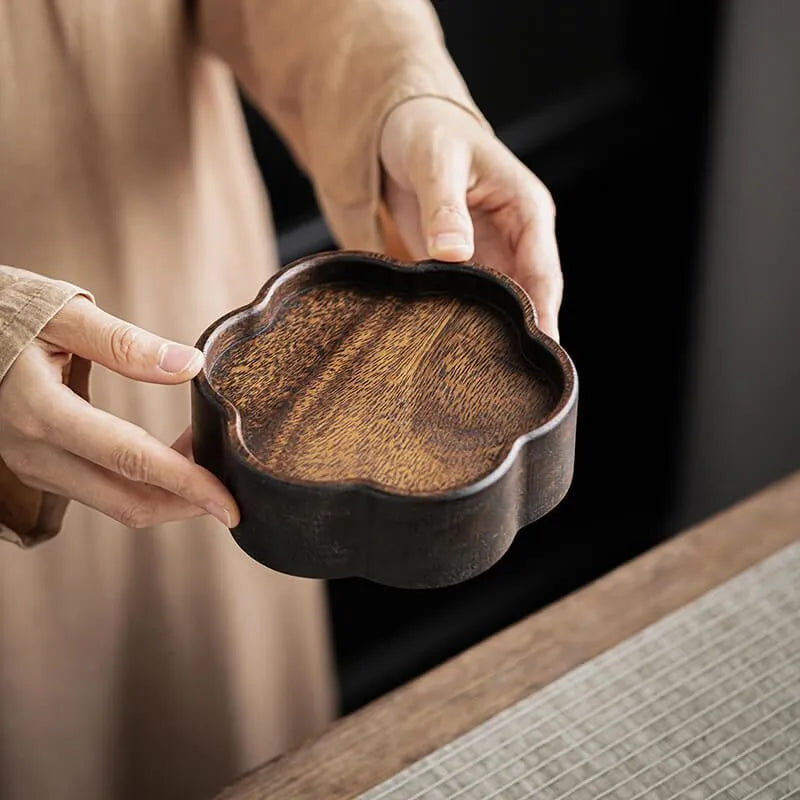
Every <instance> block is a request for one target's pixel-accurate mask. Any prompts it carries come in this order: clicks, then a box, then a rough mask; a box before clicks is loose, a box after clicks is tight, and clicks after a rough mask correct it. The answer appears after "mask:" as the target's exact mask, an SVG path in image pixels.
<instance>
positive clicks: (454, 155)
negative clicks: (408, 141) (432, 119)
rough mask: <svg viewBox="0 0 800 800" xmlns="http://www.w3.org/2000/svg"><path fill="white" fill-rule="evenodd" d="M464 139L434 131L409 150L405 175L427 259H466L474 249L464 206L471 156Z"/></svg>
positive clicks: (466, 209)
mask: <svg viewBox="0 0 800 800" xmlns="http://www.w3.org/2000/svg"><path fill="white" fill-rule="evenodd" d="M470 152H471V151H470V148H469V146H468V145H467V143H465V142H464V141H460V140H458V139H455V138H452V137H450V136H448V135H447V134H437V132H436V131H435V130H434V131H433V132H432V133H431V135H430V136H429V137H427V138H426V139H425V140H424V146H420V147H417V148H415V149H413V150H411V151H410V153H409V164H408V175H409V179H410V180H411V183H412V186H413V189H414V193H415V194H416V199H417V203H418V204H419V210H420V226H421V228H422V235H423V237H424V241H425V245H426V250H427V253H428V255H429V256H430V257H431V258H437V259H440V260H442V261H466V260H467V259H470V258H472V255H473V253H474V251H475V244H474V239H475V234H474V231H473V227H472V219H471V217H470V213H469V208H468V206H467V190H468V189H469V183H470V169H471V155H470Z"/></svg>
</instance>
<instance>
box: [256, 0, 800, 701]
mask: <svg viewBox="0 0 800 800" xmlns="http://www.w3.org/2000/svg"><path fill="white" fill-rule="evenodd" d="M435 5H436V7H437V9H438V11H439V13H440V16H441V19H442V23H443V27H444V30H445V32H446V35H447V41H448V46H449V47H450V50H451V52H452V53H453V56H454V58H455V60H456V62H457V63H458V65H459V67H460V68H461V70H462V71H463V73H464V75H465V76H466V78H467V81H468V83H469V84H470V86H471V88H472V91H473V94H474V95H475V97H476V99H477V101H478V103H479V104H480V105H481V107H482V108H483V109H484V111H485V113H486V114H487V116H488V117H489V119H490V121H491V122H492V123H493V125H494V126H495V128H496V130H497V131H498V134H499V135H500V136H501V138H503V139H504V141H506V142H507V143H508V144H509V146H510V147H511V148H512V149H513V150H514V151H515V152H516V153H517V154H518V155H519V156H520V157H521V158H522V159H523V160H524V161H525V162H526V163H527V164H528V165H529V166H530V167H531V168H532V169H533V170H534V171H535V172H537V174H539V175H540V177H541V178H542V179H543V180H544V181H545V182H546V183H547V184H548V185H549V186H550V188H551V190H552V192H553V194H554V196H555V199H556V204H557V207H558V236H559V242H560V247H561V254H562V263H563V267H564V272H565V279H566V298H565V303H564V308H563V313H562V320H561V331H562V340H563V343H564V345H565V347H566V348H567V349H568V350H569V352H570V353H571V355H572V356H573V358H574V360H575V362H576V365H577V367H578V371H579V374H580V381H581V397H580V404H579V424H578V451H577V458H576V473H575V480H574V484H573V487H572V489H571V491H570V494H569V495H568V497H567V498H566V500H565V501H564V502H563V503H562V504H561V505H560V506H559V507H558V508H557V509H556V510H555V511H553V512H552V513H551V514H550V515H549V516H548V517H546V518H545V519H543V520H541V521H539V522H537V523H536V524H535V525H533V526H531V527H530V528H529V529H527V530H525V531H522V532H521V533H520V534H519V536H518V537H517V540H516V541H515V543H514V545H513V546H512V548H511V550H510V552H509V553H508V554H507V555H506V556H505V558H504V559H503V560H502V561H501V562H500V563H499V564H498V565H497V566H496V567H494V568H493V569H492V570H490V571H489V572H487V573H486V574H485V575H482V576H480V577H478V578H476V579H474V580H472V581H470V582H468V583H466V584H463V585H461V586H456V587H451V588H448V589H442V590H436V591H425V592H422V591H420V592H412V591H402V590H394V589H388V588H386V587H380V586H376V585H372V584H368V583H366V582H364V581H360V580H355V579H353V580H342V581H336V582H333V583H331V584H330V598H331V613H332V617H333V623H334V635H335V643H336V650H337V663H338V666H339V674H340V680H341V687H342V697H343V708H344V709H345V710H349V709H352V708H354V707H356V706H358V705H360V704H361V703H363V702H365V701H367V700H369V699H371V698H372V697H375V696H376V695H378V694H380V693H382V692H385V691H387V690H388V689H390V688H392V687H393V686H395V685H397V684H398V683H400V682H402V681H405V680H407V679H409V678H411V677H413V676H414V675H416V674H418V673H419V672H421V671H423V670H425V669H427V668H429V667H431V666H433V665H434V664H436V663H438V662H439V661H441V660H443V659H444V658H446V657H448V656H449V655H452V654H454V653H456V652H458V651H459V650H461V649H463V648H465V647H467V646H469V645H470V644H472V643H474V642H476V641H478V640H480V639H482V638H484V637H485V636H487V635H489V634H491V633H492V632H494V631H496V630H498V629H499V628H501V627H504V626H506V625H508V624H510V623H511V622H513V621H515V620H517V619H519V618H521V617H523V616H525V615H527V614H528V613H530V612H531V611H533V610H535V609H537V608H540V607H541V606H542V605H544V604H546V603H548V602H551V601H553V600H555V599H557V598H558V597H560V596H563V595H564V594H565V593H567V592H569V591H571V590H572V589H574V588H576V587H578V586H580V585H582V584H584V583H586V582H587V581H589V580H592V579H593V578H595V577H597V576H599V575H600V574H602V573H603V572H606V571H607V570H609V569H611V568H613V567H614V566H616V565H618V564H620V563H621V562H623V561H624V560H626V559H628V558H630V557H632V556H634V555H636V554H637V553H639V552H641V551H643V550H645V549H647V548H649V547H651V546H653V545H654V544H655V543H657V542H659V541H661V540H662V539H664V538H665V537H667V536H669V535H671V534H672V533H674V532H675V530H676V528H675V525H676V524H677V523H678V522H680V523H681V524H683V523H685V522H689V521H693V520H694V519H696V518H697V516H698V515H699V514H700V513H703V512H705V511H706V510H711V509H712V508H713V507H714V506H715V505H718V504H719V503H720V502H725V501H727V500H728V499H729V498H732V497H733V496H735V495H737V494H738V493H743V492H745V491H746V490H748V489H749V488H751V487H755V486H756V485H757V484H758V483H759V482H761V481H762V480H765V479H766V478H768V477H771V476H772V475H774V474H778V473H780V472H781V471H783V470H785V469H788V468H789V467H790V466H793V465H796V464H797V463H798V462H799V461H800V458H798V453H797V446H796V444H797V440H796V426H795V428H794V429H792V424H791V422H792V420H791V418H792V416H793V414H794V409H796V408H797V405H796V402H795V400H794V399H793V398H795V397H796V393H795V392H796V386H797V383H796V378H797V359H796V358H795V359H794V360H793V362H791V363H789V362H790V361H791V357H792V355H793V354H792V353H791V352H790V351H791V350H792V349H793V347H794V343H796V342H797V341H798V339H797V332H798V329H797V321H796V320H797V317H796V316H795V315H794V312H793V309H790V308H789V307H788V305H786V304H785V295H786V294H787V293H788V294H791V293H792V292H796V289H797V274H798V273H797V270H796V269H794V272H792V274H789V271H787V270H789V269H790V267H791V259H790V258H789V256H792V257H795V258H796V254H797V248H796V244H797V240H796V238H793V237H796V235H797V231H796V227H795V228H794V229H792V228H791V226H788V227H784V228H781V230H782V231H783V233H782V234H781V235H782V236H784V237H785V238H782V239H776V236H777V235H778V234H777V232H776V228H775V227H774V225H771V223H770V220H774V219H775V217H776V215H777V216H778V217H779V218H780V219H781V220H784V221H785V220H786V219H787V215H788V214H789V213H790V211H789V208H791V203H789V208H785V207H784V205H783V204H784V202H785V198H786V197H788V195H785V194H783V193H778V194H776V195H775V196H773V197H772V198H771V199H769V200H768V201H767V202H766V204H765V205H764V206H759V205H758V204H759V202H760V201H759V200H758V199H757V198H758V197H760V196H761V195H763V194H764V193H765V192H766V193H769V192H770V185H771V183H768V184H767V185H765V184H764V182H765V181H767V182H774V181H778V183H780V180H779V179H780V176H781V174H784V173H785V174H786V175H788V176H794V178H796V176H797V164H798V159H797V141H798V137H797V136H796V135H795V136H794V138H793V139H792V141H789V140H788V139H787V140H786V141H784V142H783V146H784V149H785V151H786V157H789V156H792V157H793V159H792V163H791V164H787V165H786V167H785V169H784V173H781V167H780V158H779V156H778V154H777V153H774V152H773V153H771V152H767V151H768V150H769V147H770V144H769V143H770V142H773V140H772V139H771V130H772V128H773V127H774V126H780V125H783V124H784V123H787V124H788V123H789V122H791V124H794V126H795V127H794V129H793V130H794V131H795V132H796V130H797V128H796V123H797V116H796V111H797V104H796V103H794V104H793V99H792V97H791V96H790V95H791V89H790V83H789V82H788V76H787V75H783V78H784V81H783V83H781V87H782V88H776V87H772V88H771V89H770V90H769V91H770V92H771V94H769V97H768V98H767V99H764V98H763V97H762V95H761V90H760V88H759V87H760V86H761V83H759V81H760V82H762V83H763V82H764V81H766V82H767V83H769V82H770V78H769V76H770V75H773V74H774V73H777V74H781V72H782V69H783V68H782V67H781V63H782V62H780V58H779V57H778V56H777V55H775V54H773V56H772V60H769V59H768V64H767V65H766V66H765V65H764V64H763V63H762V62H761V61H760V59H761V56H759V55H758V54H757V51H759V50H760V49H764V48H766V49H767V50H768V49H769V47H770V45H769V42H770V41H771V39H770V36H771V34H769V33H768V32H766V31H765V30H764V29H763V27H762V26H761V25H760V22H759V20H758V19H757V18H759V12H758V11H757V10H756V9H757V7H758V6H759V5H760V4H759V3H758V2H757V0H750V2H749V3H748V2H746V0H738V4H733V5H734V8H733V9H732V10H728V9H729V6H728V5H727V4H723V3H714V2H699V3H698V2H684V1H682V0H670V1H667V0H651V2H647V3H642V2H639V1H638V0H604V2H599V1H598V0H573V2H571V3H564V2H559V1H558V0H528V1H527V2H524V3H522V2H519V1H518V0H491V2H489V0H440V1H439V2H437V3H436V4H435ZM770 5H771V4H770ZM745 6H746V7H747V8H748V9H749V11H747V10H746V9H745ZM789 7H790V3H788V2H785V3H784V12H785V13H789V11H788V9H789ZM796 8H797V7H796V6H794V9H795V12H794V13H795V14H796ZM748 13H749V14H750V15H752V17H753V19H750V18H749V17H748V16H747V14H748ZM731 19H734V20H735V21H734V22H733V23H732V24H733V27H731ZM773 24H778V25H779V26H780V25H783V29H782V31H781V37H782V38H781V45H780V47H783V46H784V45H785V47H786V48H787V49H791V37H792V32H793V31H796V30H797V29H798V26H797V25H794V26H792V25H790V24H789V20H787V19H783V21H779V20H775V21H774V22H773ZM751 28H754V30H750V29H751ZM735 30H738V31H740V33H739V36H740V38H741V37H742V36H744V38H747V39H748V41H749V45H745V44H744V43H742V42H738V40H736V36H735V35H734V33H733V31H735ZM723 34H724V35H725V36H728V37H729V38H728V39H727V40H726V43H725V44H724V47H723V50H722V52H723V53H725V54H726V55H725V56H724V59H725V60H724V62H723V63H722V66H721V75H722V76H723V77H722V80H723V85H724V86H725V87H727V88H725V89H724V90H723V95H724V97H726V98H729V99H727V100H726V99H723V100H720V101H719V102H717V99H716V98H717V94H716V91H715V86H716V85H717V72H718V70H717V65H718V59H717V47H718V43H719V40H720V36H722V35H723ZM731 42H733V44H732V43H731ZM747 46H749V47H752V48H753V49H752V50H751V51H750V55H749V56H748V58H751V59H752V62H753V63H749V62H748V64H747V65H745V64H739V65H738V66H735V65H736V64H737V63H738V62H737V59H738V58H739V57H740V56H739V55H738V51H739V50H740V49H741V48H743V47H747ZM794 58H795V60H794V64H795V68H796V66H797V61H796V55H795V56H794ZM756 62H758V63H756ZM779 62H780V63H779ZM735 72H738V74H739V77H738V81H739V83H738V84H737V83H736V81H735V80H734V79H733V77H732V73H735ZM795 85H796V83H795ZM736 87H738V88H736ZM742 92H744V94H742ZM734 98H738V99H736V100H735V102H734V105H733V106H731V102H733V99H734ZM748 98H749V99H748ZM759 98H761V99H760V100H759ZM737 104H738V105H737ZM789 107H793V108H794V111H793V112H791V113H794V114H795V116H792V117H791V119H789V117H787V118H786V119H783V118H782V117H781V116H780V115H781V114H784V115H789V114H790V112H789V110H788V109H789ZM734 108H735V109H736V110H733V109H734ZM712 109H716V115H715V120H716V121H715V125H714V128H713V137H712V139H711V141H712V142H713V143H714V148H713V150H712V151H709V148H708V144H709V124H708V123H709V116H710V111H711V110H712ZM726 109H729V110H726ZM781 109H782V110H781ZM729 116H732V117H735V118H736V120H738V122H737V121H736V120H733V119H729ZM759 116H763V117H764V118H763V119H762V120H761V121H760V122H759V121H758V120H756V118H757V117H759ZM248 119H249V123H250V126H251V133H252V136H253V141H254V147H255V150H256V154H257V157H258V159H259V162H260V164H261V165H262V169H263V170H264V174H265V177H266V179H267V181H268V183H269V185H270V189H271V193H272V197H273V203H274V206H275V215H276V219H277V222H278V228H279V233H280V246H281V253H282V256H283V257H284V260H289V259H291V258H294V257H296V256H299V255H302V254H304V253H307V252H311V251H314V250H319V249H323V248H327V247H329V246H330V245H331V242H330V239H329V237H328V234H327V232H326V229H325V226H324V224H323V223H322V222H321V221H320V220H319V217H318V214H317V212H316V209H315V206H314V203H313V194H312V192H311V189H310V187H309V185H308V183H307V182H306V181H305V179H304V178H302V177H301V176H300V175H299V174H298V173H297V171H296V170H295V168H294V167H293V166H292V165H291V164H290V163H289V161H288V160H287V157H286V155H285V153H284V151H283V150H282V147H281V145H280V143H279V142H278V141H277V140H276V139H275V137H274V136H273V135H272V134H271V133H270V132H269V131H268V129H267V128H266V126H265V125H264V123H263V122H262V121H261V120H260V119H258V117H257V115H255V114H253V113H252V112H248ZM748 120H749V121H748ZM754 143H757V144H754ZM773 143H774V142H773ZM752 146H755V147H756V151H757V152H758V155H757V156H754V155H753V153H752V152H751V147H752ZM792 148H794V149H793V150H792ZM709 152H711V159H710V162H711V163H713V164H714V169H713V173H712V175H713V177H712V180H711V183H710V185H709V186H706V173H707V170H706V164H707V163H708V160H709V159H708V156H709ZM745 157H746V158H745ZM743 158H745V160H746V161H747V165H746V166H745V167H741V169H742V172H741V174H740V173H739V172H736V170H737V169H738V168H739V167H737V166H736V165H737V164H739V163H740V162H741V161H742V159H743ZM760 165H763V166H764V167H765V169H766V171H765V172H761V171H760ZM726 176H727V177H726ZM733 176H737V177H733ZM794 178H791V180H793V179H794ZM731 181H734V184H731ZM775 185H777V184H775ZM780 185H783V184H780ZM786 185H788V184H786ZM795 186H796V183H795ZM782 191H783V190H781V192H782ZM748 195H751V196H749V197H748ZM794 197H795V201H794V202H795V207H796V199H797V198H796V195H794ZM707 198H708V200H707ZM748 203H749V204H750V205H749V206H748V205H747V204H748ZM756 206H758V207H757V208H755V207H756ZM747 208H753V209H754V213H755V217H757V218H758V219H759V220H761V223H762V224H761V227H760V229H759V231H760V232H758V233H756V232H755V231H754V232H752V233H746V232H745V231H744V229H742V228H741V225H742V223H743V220H742V218H741V217H742V215H743V214H744V215H747V211H746V209H747ZM726 209H727V210H726ZM792 210H793V209H792ZM748 219H749V216H748ZM705 220H708V226H706V224H705ZM732 230H733V231H735V232H737V234H738V235H739V236H740V237H741V238H740V239H736V237H734V240H733V243H732V242H731V241H729V240H728V237H729V234H730V232H731V231H732ZM764 248H766V249H764ZM732 259H733V260H735V261H736V266H735V267H731V261H732ZM756 262H757V263H756ZM773 268H774V269H777V270H778V271H779V275H778V276H771V277H767V279H766V280H765V281H764V280H760V279H759V277H758V276H759V274H760V271H761V270H772V269H773ZM731 270H732V271H731ZM767 283H769V284H772V285H773V289H771V290H770V292H767V291H766V289H765V285H766V284H767ZM782 295H783V297H782ZM794 296H795V297H796V294H795V295H794ZM782 303H783V305H781V304H782ZM778 306H780V310H779V311H777V310H776V308H777V307H778ZM754 313H756V316H753V314H754ZM749 319H751V321H752V323H753V324H752V325H751V327H750V328H749V330H751V331H752V330H754V329H761V330H760V332H759V337H760V338H758V339H756V340H753V339H750V338H749V337H748V336H747V335H746V334H745V333H744V331H745V330H747V329H746V328H744V327H741V326H739V321H740V320H743V321H747V320H749ZM754 342H758V344H756V343H754ZM765 347H766V348H767V350H765V349H764V348H765ZM722 351H725V352H724V354H723V355H722V356H721V357H720V353H722ZM765 353H771V354H775V357H774V358H773V355H765ZM778 354H779V355H778ZM740 355H741V357H742V358H745V359H746V360H745V361H741V360H740ZM740 366H745V370H744V371H743V370H741V369H739V367H740ZM789 376H793V377H789ZM751 377H755V380H751ZM782 382H783V383H782ZM790 383H791V386H789V384H790ZM762 386H768V387H769V398H770V399H769V403H770V405H769V407H768V409H765V408H764V407H763V406H762V405H760V403H761V402H762V399H763V394H762V393H761V389H760V387H762ZM787 387H788V389H790V391H787V392H784V391H783V390H784V389H786V388H787ZM792 387H794V388H792ZM736 392H744V395H743V396H742V398H739V399H734V400H731V396H732V393H734V394H735V393H736ZM745 395H746V396H745ZM737 397H738V395H737ZM722 406H724V407H725V409H726V410H725V411H724V412H722V413H720V408H721V407H722ZM773 410H774V413H775V418H774V420H771V422H770V427H769V431H770V432H769V436H768V437H767V439H764V437H763V436H762V433H761V432H760V431H759V430H758V429H757V428H756V427H753V429H752V430H751V431H749V432H747V433H746V434H744V435H743V434H742V431H741V429H740V427H739V426H740V425H741V424H742V422H743V421H745V422H747V421H763V420H764V419H765V418H766V417H767V416H768V413H772V411H773ZM794 416H795V418H796V414H794ZM748 424H749V423H748ZM737 430H738V433H737ZM781 431H783V432H784V433H785V435H784V436H781ZM737 436H738V439H737ZM792 436H794V437H795V438H792ZM736 441H739V442H745V441H746V443H747V448H748V450H747V451H748V452H750V453H754V454H756V456H757V457H756V458H755V459H754V460H750V461H748V460H747V459H742V458H741V457H740V455H741V453H740V450H739V448H738V447H737V445H736ZM759 448H761V449H759ZM720 469H722V470H723V472H722V473H720V472H717V470H720ZM724 470H727V472H724ZM722 474H726V475H727V476H729V477H725V478H724V479H723V478H717V477H715V476H717V475H722ZM723 480H724V482H725V486H724V487H723V488H724V491H723V490H721V488H720V487H721V486H722V481H723ZM376 535H380V531H376Z"/></svg>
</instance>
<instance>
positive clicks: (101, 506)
mask: <svg viewBox="0 0 800 800" xmlns="http://www.w3.org/2000/svg"><path fill="white" fill-rule="evenodd" d="M72 355H76V356H80V357H82V358H84V359H87V360H89V361H95V362H97V363H98V364H101V365H103V366H105V367H107V368H109V369H111V370H113V371H115V372H118V373H120V374H121V375H125V376H126V377H128V378H131V379H133V380H138V381H145V382H148V383H162V384H179V383H184V382H185V381H188V380H190V379H191V378H192V377H194V375H196V374H197V372H198V371H199V370H200V368H201V366H202V358H203V357H202V353H200V352H199V351H198V350H196V349H195V348H193V347H187V346H186V345H181V344H176V343H173V342H168V341H166V340H164V339H161V338H160V337H158V336H156V335H154V334H152V333H149V332H147V331H144V330H142V329H140V328H136V327H135V326H133V325H130V324H129V323H127V322H124V321H122V320H120V319H117V318H116V317H112V316H111V315H109V314H107V313H105V312H104V311H101V310H100V309H99V308H97V307H96V306H95V305H94V304H93V303H92V302H90V301H89V300H87V299H86V298H83V297H76V298H74V299H73V300H71V301H70V302H69V303H67V305H65V306H64V308H63V309H62V310H61V311H60V312H59V313H58V314H57V315H56V316H55V317H54V318H53V319H52V320H51V321H50V323H49V324H48V325H47V326H46V327H45V328H44V330H43V331H42V332H41V333H40V334H39V336H38V337H37V338H36V339H35V340H34V341H33V343H32V344H30V345H29V346H28V347H27V348H25V350H24V351H23V352H22V353H21V354H20V355H19V357H18V358H17V360H16V361H15V362H14V364H13V365H12V367H11V369H10V370H9V371H8V373H7V374H6V376H5V378H4V379H3V381H2V382H0V457H2V459H3V461H4V462H5V463H6V465H7V466H8V468H9V469H10V470H11V471H12V472H13V473H15V474H16V475H17V477H18V478H19V479H20V480H21V481H22V482H23V483H25V484H27V485H28V486H31V487H32V488H35V489H41V490H44V491H47V492H52V493H55V494H58V495H61V496H64V497H69V498H72V499H75V500H78V501H79V502H81V503H85V504H86V505H88V506H91V507H92V508H96V509H98V510H99V511H102V512H103V513H104V514H107V515H108V516H110V517H113V518H114V519H116V520H118V521H119V522H121V523H123V524H124V525H127V526H129V527H131V528H141V527H145V526H148V525H155V524H157V523H160V522H167V521H171V520H179V519H186V518H189V517H195V516H198V515H201V514H204V513H208V514H212V515H213V516H215V517H216V518H217V519H219V520H220V522H222V523H223V524H224V525H226V526H227V527H233V526H235V525H236V524H237V523H238V520H239V512H238V509H237V507H236V503H235V501H234V499H233V497H231V495H230V493H229V492H228V491H227V489H225V487H224V486H223V485H222V484H221V483H220V482H219V481H218V480H217V479H216V478H215V477H214V476H213V475H212V474H211V473H210V472H208V471H207V470H205V469H203V468H202V467H200V466H198V465H196V464H194V463H193V461H192V460H191V459H190V458H189V457H187V456H188V454H189V452H190V450H191V446H190V443H189V441H188V439H187V436H186V434H185V433H184V434H183V435H182V436H181V437H180V438H179V439H178V441H177V442H176V443H175V445H174V446H173V447H168V446H167V445H165V444H163V443H162V442H160V441H158V440H157V439H156V438H154V437H153V436H151V435H150V434H149V433H147V432H146V431H144V430H142V429H141V428H139V427H137V426H136V425H133V424H131V423H130V422H127V421H126V420H123V419H119V418H117V417H115V416H113V415H111V414H108V413H106V412H105V411H101V410H100V409H97V408H94V407H93V406H92V405H91V404H90V403H88V402H87V401H86V400H84V399H83V398H82V397H80V396H79V395H77V394H76V393H75V392H73V391H72V390H71V389H69V388H68V387H67V386H65V385H64V383H63V380H62V370H63V368H64V366H65V365H66V364H67V363H68V361H69V359H70V358H71V356H72ZM179 451H182V452H179Z"/></svg>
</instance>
